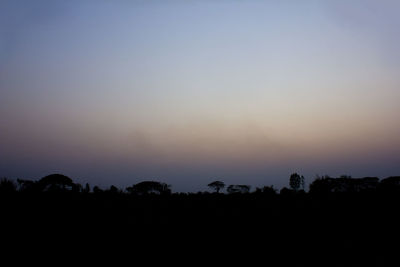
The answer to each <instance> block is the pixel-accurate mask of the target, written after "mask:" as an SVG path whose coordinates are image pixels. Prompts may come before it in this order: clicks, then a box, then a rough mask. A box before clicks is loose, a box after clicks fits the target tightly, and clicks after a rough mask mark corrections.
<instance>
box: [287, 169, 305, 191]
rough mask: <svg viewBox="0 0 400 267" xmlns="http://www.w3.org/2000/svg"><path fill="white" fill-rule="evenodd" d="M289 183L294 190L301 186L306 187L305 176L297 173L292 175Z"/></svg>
mask: <svg viewBox="0 0 400 267" xmlns="http://www.w3.org/2000/svg"><path fill="white" fill-rule="evenodd" d="M289 185H290V187H291V188H292V189H293V190H294V191H296V192H297V191H299V189H300V187H302V189H304V176H303V175H301V176H300V175H299V174H297V173H293V174H292V175H290V180H289Z"/></svg>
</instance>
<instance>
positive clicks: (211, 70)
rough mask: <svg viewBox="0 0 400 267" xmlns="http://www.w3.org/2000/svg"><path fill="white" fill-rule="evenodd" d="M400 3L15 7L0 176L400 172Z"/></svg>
mask: <svg viewBox="0 0 400 267" xmlns="http://www.w3.org/2000/svg"><path fill="white" fill-rule="evenodd" d="M399 13H400V1H396V0H393V1H391V0H386V1H385V0H375V1H372V0H363V1H362V0H346V1H345V0H326V1H324V0H315V1H313V0H309V1H307V0H304V1H296V0H292V1H290V0H287V1H285V0H279V1H278V0H276V1H261V0H260V1H256V0H254V1H251V0H249V1H239V0H214V1H208V0H204V1H195V0H187V1H184V0H181V1H178V0H176V1H174V0H171V1H167V0H165V1H161V0H159V1H156V0H154V1H152V0H141V1H139V0H138V1H134V0H132V1H106V0H99V1H94V0H93V1H84V0H83V1H50V0H49V1H41V0H35V1H31V0H29V1H28V0H27V1H18V0H10V1H7V0H0V177H8V178H12V179H16V178H24V179H39V178H41V177H43V176H45V175H47V174H51V173H62V174H65V175H67V176H69V177H71V178H73V180H74V181H76V182H80V183H86V182H89V183H90V184H92V185H100V186H101V187H108V186H110V185H111V184H114V185H116V186H119V187H126V186H128V185H132V184H135V183H138V182H140V181H143V180H157V181H161V182H166V183H168V184H171V185H172V190H173V191H199V190H207V184H208V183H210V182H212V181H214V180H222V181H224V182H225V183H226V184H248V185H252V186H253V189H254V188H255V187H256V186H262V185H274V186H275V187H277V188H281V187H283V186H288V180H289V176H290V174H291V173H293V172H298V173H300V174H302V175H304V176H305V178H306V182H307V183H310V182H312V181H313V180H314V178H315V175H316V174H319V175H325V174H329V175H331V176H339V175H342V174H347V175H352V176H353V177H363V176H378V177H380V178H385V177H387V176H391V175H400V121H399V114H400V104H399V100H400V16H399Z"/></svg>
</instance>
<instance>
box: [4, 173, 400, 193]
mask: <svg viewBox="0 0 400 267" xmlns="http://www.w3.org/2000/svg"><path fill="white" fill-rule="evenodd" d="M208 187H209V188H210V189H211V190H212V192H214V193H216V194H220V193H222V190H224V189H226V192H227V193H228V194H249V193H253V194H259V193H265V194H278V193H279V194H288V193H303V194H304V193H306V191H305V190H306V189H305V178H304V176H303V175H299V174H298V173H293V174H291V175H290V178H289V188H287V187H283V188H282V189H281V190H280V191H278V190H277V189H275V188H274V187H273V186H264V187H256V189H255V190H254V191H253V192H251V186H250V185H245V184H231V185H226V184H225V183H224V182H223V181H219V180H217V181H213V182H211V183H209V184H208ZM376 191H386V192H388V191H390V192H400V176H392V177H388V178H385V179H382V180H380V179H379V178H377V177H364V178H352V177H351V176H348V175H342V176H340V177H337V178H333V177H330V176H328V175H325V176H317V177H316V179H315V180H314V181H313V182H312V183H311V184H310V185H309V190H308V193H310V194H330V193H357V192H376ZM16 192H22V193H39V192H59V193H60V192H73V193H102V192H106V193H119V194H132V195H149V194H153V195H170V194H172V190H171V185H168V184H166V183H163V182H159V181H143V182H139V183H137V184H134V185H132V186H128V187H126V188H125V189H120V188H118V187H116V186H114V185H111V186H110V187H109V188H107V189H101V188H100V187H98V186H94V187H93V188H92V187H91V186H90V185H89V184H88V183H86V184H85V185H84V186H83V185H81V184H79V183H75V182H73V180H72V179H71V178H69V177H67V176H65V175H62V174H51V175H48V176H45V177H43V178H41V179H39V180H38V181H33V180H24V179H17V181H16V182H15V181H14V180H11V179H8V178H2V179H0V194H9V193H16ZM198 193H199V194H201V193H203V194H207V193H209V192H198Z"/></svg>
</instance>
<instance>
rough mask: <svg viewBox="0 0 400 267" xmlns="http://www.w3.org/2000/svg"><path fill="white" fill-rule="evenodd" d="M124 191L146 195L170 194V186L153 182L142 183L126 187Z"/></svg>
mask: <svg viewBox="0 0 400 267" xmlns="http://www.w3.org/2000/svg"><path fill="white" fill-rule="evenodd" d="M126 191H128V192H129V193H131V194H139V195H147V194H151V193H156V194H163V195H164V194H171V189H170V185H167V184H165V183H160V182H155V181H144V182H140V183H137V184H135V185H133V186H132V187H127V188H126Z"/></svg>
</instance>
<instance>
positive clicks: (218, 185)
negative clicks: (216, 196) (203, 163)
mask: <svg viewBox="0 0 400 267" xmlns="http://www.w3.org/2000/svg"><path fill="white" fill-rule="evenodd" d="M208 187H210V188H211V189H212V190H215V192H217V193H219V191H220V190H221V189H223V188H224V187H225V183H224V182H221V181H214V182H212V183H209V184H208Z"/></svg>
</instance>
